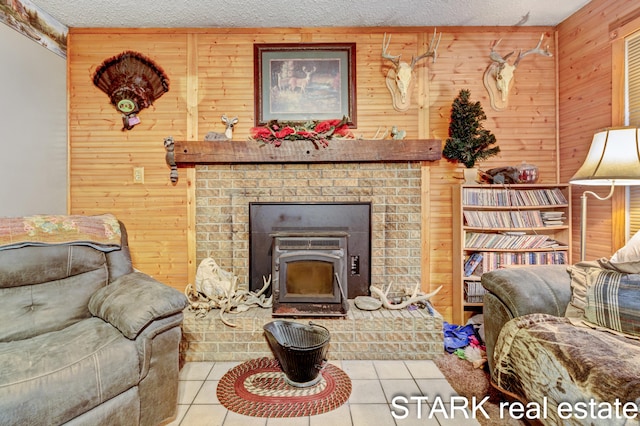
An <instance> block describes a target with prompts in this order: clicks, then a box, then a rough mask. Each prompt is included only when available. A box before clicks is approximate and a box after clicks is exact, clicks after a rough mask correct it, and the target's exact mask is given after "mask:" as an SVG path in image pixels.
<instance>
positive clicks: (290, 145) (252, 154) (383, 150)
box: [165, 138, 442, 165]
mask: <svg viewBox="0 0 640 426" xmlns="http://www.w3.org/2000/svg"><path fill="white" fill-rule="evenodd" d="M169 139H170V138H167V139H166V140H165V148H167V154H171V148H170V147H169V146H168V144H169V143H171V142H169V143H168V142H167V141H168V140H169ZM171 141H172V140H171ZM172 142H173V146H172V148H173V155H174V157H175V158H174V160H175V163H176V164H182V165H185V164H216V163H227V164H229V163H329V162H330V163H336V162H343V163H345V162H354V163H359V162H404V161H437V160H439V159H440V158H441V157H442V141H441V140H439V139H403V140H392V139H381V140H362V139H340V140H330V141H329V146H327V147H326V148H322V147H320V148H316V147H315V146H314V145H313V143H312V142H311V141H306V140H297V141H288V140H287V141H283V143H282V145H281V146H279V147H276V146H274V145H261V144H260V143H258V142H255V141H247V140H245V141H206V142H186V141H172ZM167 162H168V163H170V161H169V155H167Z"/></svg>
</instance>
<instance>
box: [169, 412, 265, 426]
mask: <svg viewBox="0 0 640 426" xmlns="http://www.w3.org/2000/svg"><path fill="white" fill-rule="evenodd" d="M266 424H267V419H266V418H265V417H251V416H243V415H241V414H238V413H234V412H233V411H228V410H227V417H226V418H225V419H224V426H266ZM181 426H182V425H181Z"/></svg>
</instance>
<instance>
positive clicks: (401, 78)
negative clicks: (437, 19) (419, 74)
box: [382, 29, 442, 111]
mask: <svg viewBox="0 0 640 426" xmlns="http://www.w3.org/2000/svg"><path fill="white" fill-rule="evenodd" d="M441 37H442V33H440V35H439V36H438V39H437V40H436V30H435V29H434V30H433V37H432V38H431V41H430V42H429V47H428V48H427V51H426V52H425V53H423V54H422V55H420V56H418V57H415V56H414V57H413V58H412V59H411V64H408V63H406V62H402V61H400V55H397V56H393V55H391V54H389V52H388V49H389V43H391V36H389V38H388V39H387V34H386V33H385V34H384V38H383V40H382V57H383V58H384V59H388V60H390V61H391V63H392V64H393V68H390V69H389V71H388V72H387V78H386V82H387V88H388V89H389V92H390V93H391V99H392V101H393V108H394V109H395V110H396V111H406V110H408V109H409V106H410V104H411V94H410V93H411V92H410V90H411V87H412V85H411V84H412V77H413V68H414V67H415V66H416V64H417V63H418V62H419V61H420V60H422V59H424V58H428V57H430V56H431V57H432V58H433V62H435V61H436V51H437V49H438V44H440V38H441ZM434 42H435V45H434Z"/></svg>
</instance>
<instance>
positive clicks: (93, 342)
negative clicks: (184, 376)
mask: <svg viewBox="0 0 640 426" xmlns="http://www.w3.org/2000/svg"><path fill="white" fill-rule="evenodd" d="M185 307H186V298H185V297H184V295H183V294H182V293H181V292H179V291H177V290H175V289H173V288H171V287H168V286H166V285H164V284H162V283H160V282H158V281H156V280H155V279H153V278H151V277H150V276H148V275H145V274H143V273H141V272H138V271H135V270H134V269H133V268H132V263H131V258H130V254H129V247H128V244H127V234H126V231H125V228H124V225H123V224H122V223H120V222H119V221H118V220H117V219H116V218H115V217H113V216H112V215H100V216H31V217H23V218H0V425H30V426H33V425H57V424H63V423H69V424H74V425H156V424H159V423H161V422H164V421H165V420H167V419H170V418H172V417H173V416H174V415H175V410H176V404H177V392H178V391H177V387H178V368H179V366H178V362H179V360H178V346H179V343H180V339H181V327H180V326H181V323H182V311H183V309H184V308H185Z"/></svg>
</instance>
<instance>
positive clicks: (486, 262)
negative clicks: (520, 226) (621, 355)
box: [476, 251, 568, 272]
mask: <svg viewBox="0 0 640 426" xmlns="http://www.w3.org/2000/svg"><path fill="white" fill-rule="evenodd" d="M567 259H568V257H567V252H566V251H548V252H482V265H480V266H479V267H478V268H477V269H476V271H477V270H479V269H480V268H482V271H483V272H489V271H494V270H496V269H502V268H507V267H509V266H512V265H523V266H524V265H566V264H567Z"/></svg>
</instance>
